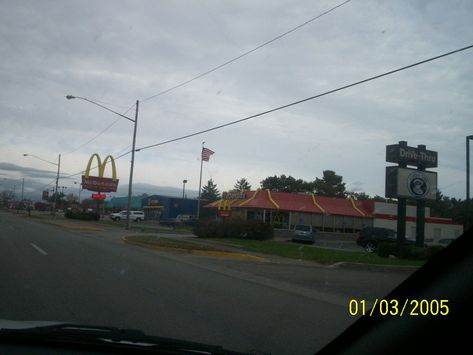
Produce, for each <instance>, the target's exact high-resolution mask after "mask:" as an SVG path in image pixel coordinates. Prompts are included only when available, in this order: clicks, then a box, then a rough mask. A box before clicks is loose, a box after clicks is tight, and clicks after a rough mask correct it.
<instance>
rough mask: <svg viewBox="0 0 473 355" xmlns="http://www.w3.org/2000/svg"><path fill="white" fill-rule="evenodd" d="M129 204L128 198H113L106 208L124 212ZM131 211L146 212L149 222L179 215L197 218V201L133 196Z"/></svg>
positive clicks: (168, 197)
mask: <svg viewBox="0 0 473 355" xmlns="http://www.w3.org/2000/svg"><path fill="white" fill-rule="evenodd" d="M127 204H128V197H113V198H112V199H111V200H110V201H108V202H107V204H106V208H107V209H112V210H124V209H126V208H127ZM131 209H132V210H140V211H144V213H145V218H146V219H147V220H159V219H166V218H176V217H177V215H179V214H187V215H193V216H195V215H197V200H196V199H187V198H180V197H171V196H161V195H151V196H133V197H132V203H131Z"/></svg>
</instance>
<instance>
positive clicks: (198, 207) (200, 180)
mask: <svg viewBox="0 0 473 355" xmlns="http://www.w3.org/2000/svg"><path fill="white" fill-rule="evenodd" d="M204 144H205V142H202V150H201V151H200V178H199V197H198V199H197V219H199V216H200V191H201V189H202V166H203V164H204V160H203V159H202V152H203V151H204Z"/></svg>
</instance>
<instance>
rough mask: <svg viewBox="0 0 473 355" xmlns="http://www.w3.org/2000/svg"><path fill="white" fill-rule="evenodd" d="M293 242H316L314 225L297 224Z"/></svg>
mask: <svg viewBox="0 0 473 355" xmlns="http://www.w3.org/2000/svg"><path fill="white" fill-rule="evenodd" d="M292 241H293V242H302V243H310V244H314V243H315V233H314V230H313V228H312V226H309V225H305V224H297V225H296V226H295V227H294V233H293V235H292Z"/></svg>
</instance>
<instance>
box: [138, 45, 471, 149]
mask: <svg viewBox="0 0 473 355" xmlns="http://www.w3.org/2000/svg"><path fill="white" fill-rule="evenodd" d="M471 48H473V45H469V46H466V47H463V48H459V49H456V50H453V51H450V52H447V53H444V54H441V55H438V56H435V57H431V58H429V59H425V60H422V61H419V62H416V63H413V64H410V65H406V66H403V67H400V68H397V69H394V70H390V71H388V72H385V73H382V74H378V75H375V76H372V77H369V78H367V79H363V80H360V81H356V82H354V83H351V84H347V85H344V86H341V87H338V88H336V89H333V90H329V91H325V92H323V93H321V94H317V95H314V96H310V97H308V98H305V99H302V100H298V101H294V102H291V103H289V104H285V105H282V106H279V107H276V108H273V109H270V110H267V111H263V112H260V113H257V114H255V115H251V116H248V117H245V118H241V119H238V120H235V121H231V122H228V123H225V124H221V125H218V126H215V127H212V128H208V129H204V130H201V131H198V132H194V133H190V134H187V135H185V136H181V137H178V138H173V139H169V140H167V141H163V142H159V143H156V144H151V145H148V146H144V147H141V148H138V149H136V150H135V151H137V152H139V151H141V150H145V149H150V148H153V147H157V146H160V145H164V144H168V143H172V142H176V141H179V140H183V139H186V138H190V137H194V136H197V135H200V134H203V133H207V132H211V131H215V130H217V129H221V128H224V127H228V126H231V125H235V124H237V123H241V122H244V121H248V120H251V119H253V118H256V117H260V116H263V115H266V114H268V113H272V112H276V111H279V110H282V109H285V108H288V107H291V106H295V105H299V104H301V103H303V102H306V101H310V100H314V99H317V98H319V97H322V96H326V95H330V94H333V93H335V92H338V91H342V90H346V89H348V88H351V87H354V86H357V85H361V84H364V83H367V82H369V81H373V80H376V79H379V78H382V77H385V76H388V75H392V74H394V73H398V72H400V71H403V70H406V69H410V68H413V67H416V66H419V65H422V64H425V63H428V62H432V61H434V60H437V59H440V58H443V57H446V56H449V55H452V54H455V53H459V52H462V51H465V50H468V49H471Z"/></svg>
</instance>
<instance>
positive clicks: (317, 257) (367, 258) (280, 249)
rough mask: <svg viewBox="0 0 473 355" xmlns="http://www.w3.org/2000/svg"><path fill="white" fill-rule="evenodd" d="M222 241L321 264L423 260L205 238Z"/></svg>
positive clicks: (416, 262)
mask: <svg viewBox="0 0 473 355" xmlns="http://www.w3.org/2000/svg"><path fill="white" fill-rule="evenodd" d="M207 240H215V241H218V242H224V243H227V244H231V245H234V246H237V247H240V248H242V249H243V250H246V251H251V252H257V253H263V254H271V255H277V256H282V257H285V258H291V259H300V260H309V261H315V262H317V263H319V264H323V265H332V264H336V263H340V262H349V263H364V264H372V265H399V266H422V265H423V264H424V263H425V261H424V260H406V259H390V258H382V257H380V256H378V255H377V254H374V253H366V252H352V251H344V250H333V249H325V248H317V247H312V246H306V245H291V244H286V243H281V242H275V241H270V240H264V241H259V240H242V239H234V238H224V239H220V238H218V239H214V238H212V239H207Z"/></svg>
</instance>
